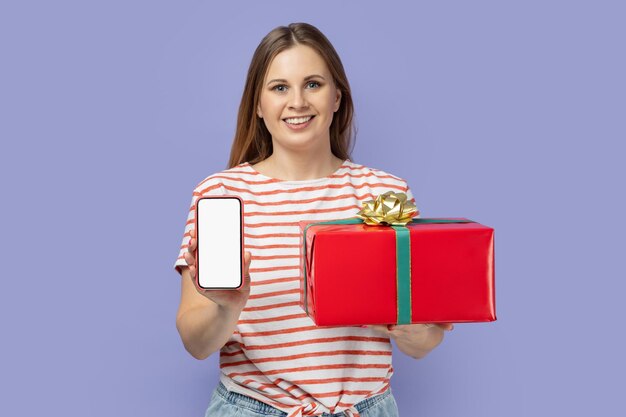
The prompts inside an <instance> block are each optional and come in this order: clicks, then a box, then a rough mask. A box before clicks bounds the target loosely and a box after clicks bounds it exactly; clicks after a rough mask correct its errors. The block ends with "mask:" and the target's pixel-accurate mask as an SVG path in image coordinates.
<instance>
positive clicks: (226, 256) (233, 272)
mask: <svg viewBox="0 0 626 417" xmlns="http://www.w3.org/2000/svg"><path fill="white" fill-rule="evenodd" d="M196 241H197V247H196V267H197V270H196V280H197V281H198V286H199V287H200V288H203V289H206V290H212V289H213V290H214V289H237V288H239V287H241V285H242V283H243V266H244V252H243V200H241V198H239V197H237V196H230V195H229V196H210V197H201V198H199V199H198V200H197V201H196Z"/></svg>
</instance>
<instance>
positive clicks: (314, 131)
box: [257, 45, 341, 151]
mask: <svg viewBox="0 0 626 417" xmlns="http://www.w3.org/2000/svg"><path fill="white" fill-rule="evenodd" d="M340 102H341V92H340V91H339V90H338V89H337V88H335V84H334V81H333V79H332V76H331V74H330V72H329V70H328V67H327V66H326V63H325V62H324V60H323V59H322V57H321V56H320V55H318V53H317V52H316V51H315V50H314V49H312V48H311V47H308V46H304V45H296V46H294V47H292V48H289V49H286V50H284V51H282V52H280V53H279V54H278V55H276V57H275V58H274V60H273V61H272V62H271V64H270V66H269V68H268V71H267V74H266V76H265V79H264V81H263V86H262V89H261V98H260V101H259V105H258V106H257V114H258V115H259V117H262V118H263V120H264V122H265V126H266V127H267V130H268V131H269V132H270V134H271V135H272V141H273V145H274V150H275V151H276V149H277V147H280V148H284V149H285V150H291V151H294V150H295V151H297V150H304V149H308V150H315V149H323V148H324V147H327V146H329V144H330V133H329V129H330V124H331V122H332V121H333V114H334V112H336V111H337V110H338V109H339V104H340Z"/></svg>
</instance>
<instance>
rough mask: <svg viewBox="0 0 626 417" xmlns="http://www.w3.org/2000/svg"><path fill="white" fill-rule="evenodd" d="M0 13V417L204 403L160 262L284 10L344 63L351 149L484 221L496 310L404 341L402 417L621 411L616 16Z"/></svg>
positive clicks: (430, 208)
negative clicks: (436, 339) (491, 231)
mask: <svg viewBox="0 0 626 417" xmlns="http://www.w3.org/2000/svg"><path fill="white" fill-rule="evenodd" d="M7 3H8V2H3V4H2V6H0V45H1V48H0V51H1V56H0V59H1V61H2V64H1V65H0V72H1V78H0V82H1V85H0V118H1V122H0V136H1V140H2V152H1V153H0V158H1V159H0V161H1V164H0V170H1V173H0V174H1V175H0V178H1V181H2V184H1V185H2V201H3V203H2V216H1V220H0V221H1V222H2V223H1V226H2V229H1V230H2V233H1V238H0V239H1V242H2V251H1V253H2V263H3V265H4V276H3V279H2V280H3V285H2V291H1V292H0V320H1V324H2V326H1V329H2V330H1V331H2V333H1V334H2V343H1V345H0V350H1V354H0V385H1V386H0V389H1V390H0V393H1V394H0V395H1V396H2V398H3V400H2V401H0V415H6V416H9V415H11V416H33V415H40V414H46V415H52V416H83V415H88V416H93V417H99V416H110V415H115V416H152V417H157V416H201V415H203V413H204V410H205V408H206V406H207V404H208V400H209V397H210V394H211V392H212V390H213V388H214V387H215V384H216V383H217V373H218V367H217V360H218V357H217V355H213V356H212V357H210V358H209V359H208V360H206V361H203V362H199V361H197V360H195V359H193V358H192V357H191V356H190V355H189V354H188V353H186V352H185V350H184V348H183V346H182V343H181V341H180V339H179V336H178V334H177V332H176V328H175V315H176V309H177V306H178V302H179V294H180V279H179V278H178V276H177V274H176V273H175V272H174V270H173V269H172V265H173V262H174V259H175V258H176V255H177V252H178V248H179V245H180V241H181V236H182V232H183V227H184V223H185V219H186V214H187V209H188V206H189V203H190V201H191V200H190V199H191V192H192V190H193V188H194V187H195V185H196V184H197V183H198V182H199V181H200V180H202V179H203V178H204V177H206V176H207V175H209V174H211V173H213V172H215V171H218V170H221V169H223V168H224V167H225V164H226V162H227V158H228V152H229V149H230V146H231V140H232V136H233V132H234V127H235V118H236V112H237V108H238V104H239V100H240V98H241V91H242V88H243V82H244V78H245V72H246V70H247V66H248V64H249V62H250V58H251V56H252V52H253V50H254V49H255V48H256V46H257V44H258V42H259V41H260V39H261V38H262V37H263V36H264V35H265V34H266V33H267V32H268V31H269V30H271V29H272V28H274V27H275V26H278V25H283V24H287V23H290V22H293V21H307V22H310V23H312V24H314V25H316V26H318V27H319V28H320V29H321V30H322V31H323V32H324V33H325V34H326V35H327V36H328V37H329V38H330V40H331V41H332V42H333V44H334V45H335V47H336V49H337V50H338V52H339V54H340V55H341V57H342V59H343V62H344V65H345V68H346V71H347V73H348V77H349V79H350V82H351V85H352V88H353V93H354V97H355V104H356V112H357V123H358V128H359V132H358V137H357V145H356V148H355V152H354V155H353V160H354V161H355V162H358V163H363V164H366V165H370V166H372V167H376V168H380V169H383V170H387V171H389V172H392V173H394V174H396V175H399V176H401V177H404V178H406V179H407V180H408V182H409V184H410V186H411V188H412V189H413V192H414V194H415V196H416V199H417V202H418V206H419V208H420V209H421V212H422V215H423V216H425V217H436V216H464V217H468V218H471V219H474V220H477V221H480V222H482V223H484V224H487V225H490V226H493V227H495V229H496V253H497V268H496V272H497V274H496V276H497V313H498V319H499V320H498V321H497V322H495V323H490V324H464V325H457V327H456V329H455V330H454V331H453V332H452V333H448V334H447V337H446V340H445V341H444V342H443V344H442V345H441V346H439V347H438V348H437V349H436V350H435V351H433V352H432V353H431V354H430V355H429V356H428V357H426V358H425V359H423V360H419V361H415V360H413V359H411V358H409V357H407V356H405V355H403V354H402V353H401V352H399V351H396V352H395V353H394V365H395V369H396V374H395V376H394V377H393V379H392V386H393V390H394V392H395V394H396V398H397V400H398V403H399V407H400V411H401V415H402V416H403V417H405V416H406V417H409V416H422V415H423V416H446V417H451V416H452V417H453V416H464V417H469V416H481V417H488V416H502V415H506V416H511V417H517V416H535V415H539V416H546V415H552V414H553V415H567V416H587V415H616V413H617V412H618V410H620V409H621V410H623V408H624V402H623V392H624V391H623V389H624V374H625V372H626V367H625V360H624V356H623V354H624V351H626V345H625V343H624V338H623V336H620V334H621V332H622V327H623V325H622V321H623V319H624V309H623V307H621V305H622V301H623V297H624V293H625V290H626V285H625V284H624V280H625V278H626V274H625V268H624V255H625V247H626V245H625V244H624V240H623V236H624V235H625V233H626V230H625V226H624V220H623V216H624V211H625V209H626V205H625V204H624V188H625V187H624V179H625V178H626V175H625V174H626V173H625V170H624V146H623V142H624V140H625V139H626V123H625V119H626V117H625V116H626V99H625V97H626V82H625V77H624V74H626V58H625V54H624V40H625V39H626V26H625V25H624V16H625V13H626V6H624V3H623V2H620V1H588V2H582V1H571V0H570V1H547V0H542V1H535V0H533V1H528V0H527V1H523V2H522V1H519V2H502V1H472V2H468V1H446V2H425V1H422V2H389V3H387V4H385V5H384V6H382V5H381V4H380V2H373V1H372V2H364V1H359V2H356V1H354V2H330V1H328V2H320V1H318V2H315V3H304V2H302V3H300V2H298V3H296V2H293V1H271V2H253V1H249V2H241V1H233V2H222V3H220V4H219V5H216V4H214V3H213V2H208V1H205V2H200V1H176V2H174V1H171V2H165V1H123V2H122V1H108V2H104V1H102V2H97V4H96V2H83V1H56V2H43V1H39V2H19V3H18V2H12V3H13V4H7Z"/></svg>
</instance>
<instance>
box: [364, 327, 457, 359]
mask: <svg viewBox="0 0 626 417" xmlns="http://www.w3.org/2000/svg"><path fill="white" fill-rule="evenodd" d="M364 327H368V328H370V329H374V330H376V331H379V332H381V333H383V334H385V335H386V336H388V337H391V338H392V339H394V340H395V341H396V344H397V345H398V348H399V349H400V350H401V351H402V352H404V353H406V354H407V355H409V356H412V357H414V358H416V359H420V358H423V357H424V356H426V355H427V354H428V353H429V352H430V351H431V350H433V349H434V348H435V347H437V346H438V345H439V344H440V343H441V341H442V340H443V332H444V331H451V330H452V329H454V324H452V323H429V324H389V325H387V326H381V325H371V326H364Z"/></svg>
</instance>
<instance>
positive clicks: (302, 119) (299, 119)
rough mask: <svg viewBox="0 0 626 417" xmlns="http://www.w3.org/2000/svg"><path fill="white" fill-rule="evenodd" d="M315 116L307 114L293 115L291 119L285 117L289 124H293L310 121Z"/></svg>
mask: <svg viewBox="0 0 626 417" xmlns="http://www.w3.org/2000/svg"><path fill="white" fill-rule="evenodd" d="M312 118H313V116H307V117H293V118H291V119H285V121H286V122H287V123H289V124H292V125H299V124H300V123H305V122H308V121H309V120H311V119H312Z"/></svg>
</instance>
